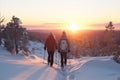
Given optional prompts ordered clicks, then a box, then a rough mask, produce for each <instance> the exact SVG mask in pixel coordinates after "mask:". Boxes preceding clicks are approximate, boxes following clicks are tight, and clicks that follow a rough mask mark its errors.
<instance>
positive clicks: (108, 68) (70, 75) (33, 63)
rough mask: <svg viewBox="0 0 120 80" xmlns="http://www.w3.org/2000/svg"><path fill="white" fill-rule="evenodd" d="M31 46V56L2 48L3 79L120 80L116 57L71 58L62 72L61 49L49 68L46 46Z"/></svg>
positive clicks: (119, 68) (1, 69) (32, 44)
mask: <svg viewBox="0 0 120 80" xmlns="http://www.w3.org/2000/svg"><path fill="white" fill-rule="evenodd" d="M29 46H30V48H29V50H30V51H31V52H32V53H31V54H30V56H27V57H26V56H23V55H21V54H18V55H11V54H10V53H9V52H8V51H6V50H5V48H3V47H0V80H120V64H117V63H115V62H114V61H113V60H112V56H106V57H84V58H80V59H69V60H68V63H67V64H68V65H67V66H66V67H65V70H64V71H62V70H61V68H60V63H59V62H60V58H59V57H60V56H59V55H58V54H57V52H55V53H56V54H57V55H55V59H54V60H55V61H54V62H55V64H54V65H53V67H49V66H48V65H47V64H46V63H47V62H46V59H47V52H46V51H44V49H43V47H44V45H43V44H41V43H38V42H30V44H29ZM33 48H34V49H33ZM32 49H33V50H32ZM44 53H45V55H44ZM44 56H45V57H44ZM43 58H45V60H43Z"/></svg>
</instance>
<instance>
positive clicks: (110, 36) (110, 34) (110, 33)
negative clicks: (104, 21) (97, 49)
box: [103, 21, 116, 55]
mask: <svg viewBox="0 0 120 80" xmlns="http://www.w3.org/2000/svg"><path fill="white" fill-rule="evenodd" d="M105 28H106V30H105V38H104V42H105V44H106V46H104V48H103V50H104V53H105V54H104V55H111V54H113V52H114V49H115V47H116V44H115V42H116V41H115V32H114V28H115V27H114V26H113V23H112V22H111V21H110V22H109V24H108V25H107V26H105Z"/></svg>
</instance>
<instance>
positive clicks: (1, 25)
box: [0, 15, 5, 45]
mask: <svg viewBox="0 0 120 80" xmlns="http://www.w3.org/2000/svg"><path fill="white" fill-rule="evenodd" d="M4 20H5V18H4V17H2V16H1V15H0V45H1V43H2V41H1V40H2V31H3V29H4V25H3V24H2V23H3V22H4Z"/></svg>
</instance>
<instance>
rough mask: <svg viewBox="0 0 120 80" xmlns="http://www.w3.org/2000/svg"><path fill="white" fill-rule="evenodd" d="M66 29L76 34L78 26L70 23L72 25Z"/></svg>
mask: <svg viewBox="0 0 120 80" xmlns="http://www.w3.org/2000/svg"><path fill="white" fill-rule="evenodd" d="M68 29H69V30H70V31H72V32H76V31H78V30H80V26H78V25H77V24H74V23H72V24H70V25H69V26H68Z"/></svg>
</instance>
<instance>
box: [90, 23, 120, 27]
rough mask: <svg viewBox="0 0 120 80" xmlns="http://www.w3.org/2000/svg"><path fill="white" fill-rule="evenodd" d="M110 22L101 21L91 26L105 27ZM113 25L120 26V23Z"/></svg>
mask: <svg viewBox="0 0 120 80" xmlns="http://www.w3.org/2000/svg"><path fill="white" fill-rule="evenodd" d="M107 24H108V23H99V24H92V25H90V26H93V27H104V26H106V25H107ZM113 26H114V27H120V23H113Z"/></svg>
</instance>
